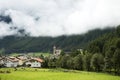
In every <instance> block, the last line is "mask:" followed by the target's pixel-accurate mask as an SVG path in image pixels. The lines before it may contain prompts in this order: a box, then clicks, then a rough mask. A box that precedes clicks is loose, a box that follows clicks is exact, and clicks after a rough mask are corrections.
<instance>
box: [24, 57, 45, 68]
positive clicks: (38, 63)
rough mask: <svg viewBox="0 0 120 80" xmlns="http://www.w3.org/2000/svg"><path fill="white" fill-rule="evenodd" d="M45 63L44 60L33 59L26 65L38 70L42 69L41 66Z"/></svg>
mask: <svg viewBox="0 0 120 80" xmlns="http://www.w3.org/2000/svg"><path fill="white" fill-rule="evenodd" d="M42 63H43V60H42V59H40V58H32V59H29V60H27V61H26V62H25V65H26V66H28V67H34V68H38V67H41V64H42Z"/></svg>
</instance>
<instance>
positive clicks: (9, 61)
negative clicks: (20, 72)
mask: <svg viewBox="0 0 120 80" xmlns="http://www.w3.org/2000/svg"><path fill="white" fill-rule="evenodd" d="M4 63H5V66H6V67H17V66H18V65H19V60H18V59H17V58H15V57H7V58H6V59H5V61H4Z"/></svg>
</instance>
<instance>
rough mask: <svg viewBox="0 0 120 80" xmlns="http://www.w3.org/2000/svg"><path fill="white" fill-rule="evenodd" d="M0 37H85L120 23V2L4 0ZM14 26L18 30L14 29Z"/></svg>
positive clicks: (92, 0) (108, 0) (0, 13)
mask: <svg viewBox="0 0 120 80" xmlns="http://www.w3.org/2000/svg"><path fill="white" fill-rule="evenodd" d="M0 15H4V16H10V17H11V19H12V22H10V23H6V22H4V21H1V22H0V36H6V35H12V34H16V33H17V32H18V30H19V29H24V30H25V31H26V32H27V33H30V35H31V36H59V35H71V34H81V33H85V32H87V31H88V30H92V29H95V28H105V27H106V26H117V25H119V24H120V0H0ZM10 27H17V28H15V29H10Z"/></svg>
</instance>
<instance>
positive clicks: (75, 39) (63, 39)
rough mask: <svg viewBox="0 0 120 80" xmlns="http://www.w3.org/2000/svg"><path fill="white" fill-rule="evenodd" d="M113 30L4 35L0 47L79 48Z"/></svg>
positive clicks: (27, 49)
mask: <svg viewBox="0 0 120 80" xmlns="http://www.w3.org/2000/svg"><path fill="white" fill-rule="evenodd" d="M114 31H115V28H106V29H95V30H91V31H88V32H87V33H86V34H82V35H71V36H64V35H63V36H59V37H30V36H24V37H23V36H22V37H20V36H19V37H18V36H16V35H13V36H6V37H4V38H1V39H0V49H4V50H5V51H6V53H12V52H51V51H52V48H53V46H54V45H56V46H57V47H58V48H61V49H63V50H64V51H70V50H72V49H80V48H83V49H84V48H86V46H87V45H88V44H89V43H90V42H91V41H92V40H95V39H96V38H98V37H100V36H102V35H103V34H106V33H112V32H114ZM108 35H109V34H108ZM106 38H107V37H106Z"/></svg>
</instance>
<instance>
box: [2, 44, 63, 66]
mask: <svg viewBox="0 0 120 80" xmlns="http://www.w3.org/2000/svg"><path fill="white" fill-rule="evenodd" d="M60 53H61V49H57V48H56V46H53V54H52V55H51V57H52V58H53V57H58V56H59V55H60ZM43 62H44V60H43V59H41V58H38V57H33V56H30V55H27V54H19V55H17V56H1V57H0V67H14V68H16V67H32V68H41V65H42V63H43Z"/></svg>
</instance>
